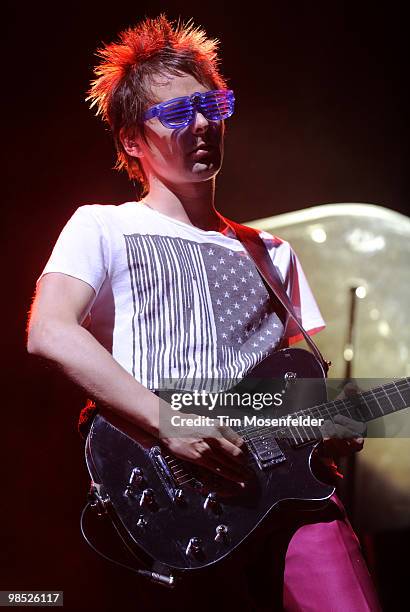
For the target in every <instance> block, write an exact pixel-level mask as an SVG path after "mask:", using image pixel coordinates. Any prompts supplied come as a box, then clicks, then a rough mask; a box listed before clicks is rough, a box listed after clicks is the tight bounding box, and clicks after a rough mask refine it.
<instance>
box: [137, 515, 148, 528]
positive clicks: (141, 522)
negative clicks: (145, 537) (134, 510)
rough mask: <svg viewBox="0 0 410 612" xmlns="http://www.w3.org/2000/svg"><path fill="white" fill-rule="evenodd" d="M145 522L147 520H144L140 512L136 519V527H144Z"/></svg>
mask: <svg viewBox="0 0 410 612" xmlns="http://www.w3.org/2000/svg"><path fill="white" fill-rule="evenodd" d="M146 524H147V521H146V520H145V518H144V516H143V515H142V514H141V516H140V517H139V519H138V521H137V527H141V528H142V527H145V526H146Z"/></svg>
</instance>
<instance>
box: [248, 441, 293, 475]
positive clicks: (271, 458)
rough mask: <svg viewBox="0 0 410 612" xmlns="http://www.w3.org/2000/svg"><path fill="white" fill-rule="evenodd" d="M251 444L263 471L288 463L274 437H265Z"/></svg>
mask: <svg viewBox="0 0 410 612" xmlns="http://www.w3.org/2000/svg"><path fill="white" fill-rule="evenodd" d="M250 442H251V449H250V450H251V452H252V454H253V456H254V457H255V459H256V461H257V463H258V465H259V467H260V469H261V470H263V469H265V468H268V467H271V466H273V465H277V464H278V463H283V461H286V456H285V455H284V453H283V452H282V449H281V448H280V446H279V444H278V443H277V441H276V440H275V438H274V437H273V436H268V437H265V436H263V437H262V438H259V439H256V440H255V439H254V440H251V441H250Z"/></svg>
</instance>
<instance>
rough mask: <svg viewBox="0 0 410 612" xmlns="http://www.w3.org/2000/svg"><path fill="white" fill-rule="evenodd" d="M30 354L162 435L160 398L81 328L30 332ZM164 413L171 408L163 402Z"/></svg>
mask: <svg viewBox="0 0 410 612" xmlns="http://www.w3.org/2000/svg"><path fill="white" fill-rule="evenodd" d="M28 351H29V352H30V353H32V354H36V355H39V356H41V357H44V358H46V359H48V360H50V361H52V362H53V363H55V364H57V365H58V366H60V367H61V369H62V370H63V371H64V373H65V374H66V375H67V376H68V377H69V378H70V379H71V380H73V381H74V382H75V383H76V384H78V385H79V386H81V387H82V388H83V389H85V390H86V391H87V393H89V394H90V396H91V397H92V398H93V399H95V400H97V401H99V402H101V403H102V404H104V405H105V406H107V407H109V409H110V410H111V411H113V412H114V413H115V414H117V415H118V416H120V417H122V418H124V419H126V420H127V421H130V422H131V423H133V424H135V425H137V426H138V427H141V428H142V429H144V430H145V431H147V432H149V433H150V434H151V435H154V436H156V437H158V436H159V404H160V400H159V398H158V397H157V396H156V395H155V394H154V393H152V392H151V391H149V390H148V389H147V388H146V387H144V386H143V385H142V384H141V383H139V382H138V381H137V380H135V378H134V377H133V376H131V374H129V373H128V372H127V371H126V370H125V369H124V368H123V367H122V366H121V365H120V364H119V363H118V362H117V361H115V359H114V358H113V357H112V355H111V354H110V353H109V352H108V351H107V350H106V349H105V348H104V347H103V346H102V345H101V344H100V343H99V342H98V341H97V340H96V339H95V338H94V337H93V336H92V335H91V334H90V333H89V332H88V331H87V330H86V329H84V328H83V327H81V326H80V325H78V324H75V323H61V322H58V323H57V322H56V323H52V324H48V325H47V326H44V327H43V328H40V326H38V327H37V328H35V327H34V328H32V329H31V330H30V332H29V340H28ZM164 410H165V411H167V410H168V406H167V404H166V403H165V402H161V414H162V412H163V411H164ZM169 410H170V409H169Z"/></svg>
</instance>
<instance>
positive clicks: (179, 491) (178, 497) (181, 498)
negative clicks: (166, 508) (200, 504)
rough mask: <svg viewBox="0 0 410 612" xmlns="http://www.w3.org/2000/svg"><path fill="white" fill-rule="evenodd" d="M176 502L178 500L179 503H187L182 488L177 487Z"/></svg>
mask: <svg viewBox="0 0 410 612" xmlns="http://www.w3.org/2000/svg"><path fill="white" fill-rule="evenodd" d="M174 502H176V503H177V504H181V505H182V504H184V503H185V496H184V492H183V490H182V489H175V491H174Z"/></svg>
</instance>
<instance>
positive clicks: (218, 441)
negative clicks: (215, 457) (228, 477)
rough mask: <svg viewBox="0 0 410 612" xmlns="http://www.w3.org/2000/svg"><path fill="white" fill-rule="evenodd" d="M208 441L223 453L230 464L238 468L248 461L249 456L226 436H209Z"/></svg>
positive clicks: (213, 447) (212, 446)
mask: <svg viewBox="0 0 410 612" xmlns="http://www.w3.org/2000/svg"><path fill="white" fill-rule="evenodd" d="M207 442H208V444H209V446H210V447H211V448H212V449H214V450H215V451H216V452H217V453H218V454H220V455H222V456H223V457H224V458H225V460H226V461H227V462H228V463H229V464H230V465H232V466H234V467H236V468H238V467H243V466H244V465H245V464H246V463H247V462H248V459H249V456H248V455H247V454H246V453H245V452H244V451H243V450H242V449H241V448H238V447H237V446H236V445H235V444H233V443H232V442H229V440H226V438H222V437H220V438H209V439H207Z"/></svg>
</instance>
